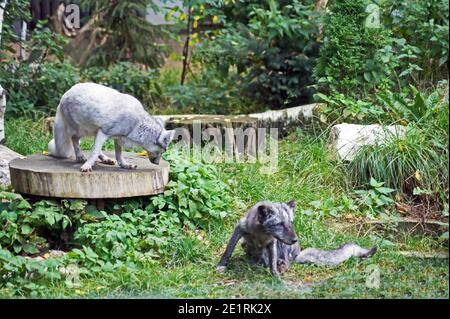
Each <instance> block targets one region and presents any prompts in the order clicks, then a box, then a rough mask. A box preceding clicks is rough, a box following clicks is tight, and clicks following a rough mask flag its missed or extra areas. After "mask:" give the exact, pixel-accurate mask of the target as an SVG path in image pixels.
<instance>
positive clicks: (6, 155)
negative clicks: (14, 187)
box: [0, 145, 23, 186]
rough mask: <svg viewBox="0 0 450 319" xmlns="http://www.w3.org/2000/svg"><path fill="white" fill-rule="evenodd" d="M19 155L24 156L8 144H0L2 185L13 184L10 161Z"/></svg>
mask: <svg viewBox="0 0 450 319" xmlns="http://www.w3.org/2000/svg"><path fill="white" fill-rule="evenodd" d="M18 157H23V156H22V155H20V154H18V153H16V152H14V151H12V150H10V149H9V148H7V147H6V146H3V145H0V186H9V185H10V184H11V179H10V175H9V162H11V161H12V160H13V159H15V158H18Z"/></svg>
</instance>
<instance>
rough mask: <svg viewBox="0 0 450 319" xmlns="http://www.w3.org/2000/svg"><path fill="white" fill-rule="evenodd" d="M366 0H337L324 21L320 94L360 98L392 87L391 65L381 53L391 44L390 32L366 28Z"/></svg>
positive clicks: (318, 75)
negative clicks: (382, 88)
mask: <svg viewBox="0 0 450 319" xmlns="http://www.w3.org/2000/svg"><path fill="white" fill-rule="evenodd" d="M367 4H368V3H367V2H366V1H365V0H356V1H354V0H344V1H334V2H333V3H331V4H330V6H329V10H330V11H331V13H329V14H327V15H326V16H325V18H324V25H323V36H324V43H323V45H322V47H321V48H320V53H319V57H318V58H317V64H316V66H315V68H314V75H315V77H316V79H317V81H318V84H319V87H321V91H322V92H323V93H326V94H336V93H342V94H345V95H346V96H348V97H350V96H352V97H356V98H360V97H362V96H364V95H365V94H366V93H369V92H374V91H376V89H377V88H379V87H383V86H386V85H389V82H390V79H389V78H388V77H387V73H388V71H389V65H388V64H387V63H386V62H385V61H383V60H382V59H381V56H380V55H379V54H378V51H379V50H381V49H383V48H384V47H385V46H386V45H388V44H390V43H391V38H390V35H391V34H390V31H389V30H387V29H386V28H384V27H382V26H380V27H379V28H367V27H366V26H365V21H366V19H367V18H368V13H366V9H367Z"/></svg>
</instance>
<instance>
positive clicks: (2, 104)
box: [0, 84, 6, 144]
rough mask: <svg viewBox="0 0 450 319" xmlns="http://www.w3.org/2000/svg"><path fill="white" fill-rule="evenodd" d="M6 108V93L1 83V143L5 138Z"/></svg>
mask: <svg viewBox="0 0 450 319" xmlns="http://www.w3.org/2000/svg"><path fill="white" fill-rule="evenodd" d="M5 110H6V94H5V91H4V90H3V87H2V85H1V84H0V144H1V143H2V142H3V140H4V139H5Z"/></svg>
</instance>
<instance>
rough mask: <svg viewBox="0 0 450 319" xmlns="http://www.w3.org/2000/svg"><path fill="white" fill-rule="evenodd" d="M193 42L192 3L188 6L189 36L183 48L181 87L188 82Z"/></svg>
mask: <svg viewBox="0 0 450 319" xmlns="http://www.w3.org/2000/svg"><path fill="white" fill-rule="evenodd" d="M190 41H191V3H190V2H189V6H188V20H187V35H186V42H185V43H184V47H183V71H182V72H181V85H184V81H185V80H186V73H187V70H188V63H189V61H188V59H189V42H190Z"/></svg>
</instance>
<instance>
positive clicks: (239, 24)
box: [197, 0, 318, 108]
mask: <svg viewBox="0 0 450 319" xmlns="http://www.w3.org/2000/svg"><path fill="white" fill-rule="evenodd" d="M230 6H237V7H239V8H240V9H241V10H240V11H239V10H237V9H236V10H231V9H229V8H227V7H224V8H223V10H224V12H225V13H226V15H227V16H226V18H227V19H228V22H226V23H225V27H224V28H223V29H221V30H220V33H219V34H217V35H216V36H214V39H213V38H211V40H210V41H206V42H205V43H204V47H203V48H200V50H199V51H198V56H197V58H198V59H199V60H200V61H201V62H202V63H205V64H206V66H207V67H213V68H215V69H216V70H217V71H218V72H219V73H221V76H222V77H223V78H230V79H232V80H234V81H235V82H236V86H237V87H238V88H239V91H240V92H241V95H245V96H247V97H249V98H251V99H253V100H255V101H257V102H259V104H260V105H267V104H270V107H271V108H280V107H282V106H292V105H298V104H302V103H305V102H308V101H309V100H310V98H311V96H312V88H311V87H310V85H311V84H312V83H313V82H312V68H313V64H314V58H315V57H316V55H317V51H318V43H317V42H316V40H315V35H316V31H317V30H316V23H315V19H311V17H315V15H314V12H313V11H312V4H308V5H304V4H303V2H301V1H297V0H294V1H283V2H282V4H281V5H279V4H278V3H277V2H275V1H268V2H267V3H263V4H261V3H259V2H258V3H252V4H251V5H248V4H241V3H233V4H230ZM243 12H245V14H243Z"/></svg>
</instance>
